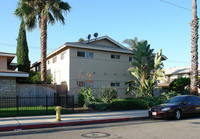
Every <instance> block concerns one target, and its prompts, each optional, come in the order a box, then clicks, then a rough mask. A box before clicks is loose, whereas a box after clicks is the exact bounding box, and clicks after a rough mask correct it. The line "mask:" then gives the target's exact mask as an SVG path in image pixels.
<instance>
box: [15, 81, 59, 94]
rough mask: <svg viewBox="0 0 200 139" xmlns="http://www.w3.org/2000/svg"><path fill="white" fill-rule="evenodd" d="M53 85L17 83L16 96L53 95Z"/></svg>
mask: <svg viewBox="0 0 200 139" xmlns="http://www.w3.org/2000/svg"><path fill="white" fill-rule="evenodd" d="M55 93H56V86H55V85H41V84H17V95H18V96H46V95H47V96H54V94H55Z"/></svg>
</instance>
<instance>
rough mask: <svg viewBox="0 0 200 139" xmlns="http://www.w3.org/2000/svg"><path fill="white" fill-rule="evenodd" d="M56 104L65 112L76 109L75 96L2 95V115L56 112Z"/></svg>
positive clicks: (0, 111) (0, 109)
mask: <svg viewBox="0 0 200 139" xmlns="http://www.w3.org/2000/svg"><path fill="white" fill-rule="evenodd" d="M55 106H61V107H62V108H63V110H62V111H61V112H63V113H70V112H72V111H74V96H69V95H58V94H57V95H54V96H18V95H17V96H5V95H4V96H0V116H1V117H2V116H3V117H4V116H17V115H41V114H54V113H55V110H54V109H55Z"/></svg>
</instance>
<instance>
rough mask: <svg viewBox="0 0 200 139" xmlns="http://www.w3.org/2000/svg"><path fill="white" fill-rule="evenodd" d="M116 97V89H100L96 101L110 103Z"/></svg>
mask: <svg viewBox="0 0 200 139" xmlns="http://www.w3.org/2000/svg"><path fill="white" fill-rule="evenodd" d="M117 96H118V91H117V89H116V88H111V87H107V88H105V87H102V88H101V89H100V91H99V94H98V100H100V101H102V102H105V103H110V102H111V101H112V100H113V99H116V98H117Z"/></svg>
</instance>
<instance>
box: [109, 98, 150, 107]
mask: <svg viewBox="0 0 200 139" xmlns="http://www.w3.org/2000/svg"><path fill="white" fill-rule="evenodd" d="M146 108H147V104H146V102H145V101H142V100H139V99H135V98H132V99H115V100H113V101H112V102H111V103H110V109H111V110H138V109H146Z"/></svg>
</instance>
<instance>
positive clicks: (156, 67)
mask: <svg viewBox="0 0 200 139" xmlns="http://www.w3.org/2000/svg"><path fill="white" fill-rule="evenodd" d="M133 54H134V56H133V58H134V62H132V63H131V64H132V67H130V68H129V69H128V71H130V73H131V74H132V75H133V76H134V77H135V80H131V81H128V82H127V83H126V84H130V83H131V84H132V85H130V86H129V87H128V88H127V92H131V93H132V94H134V95H136V96H140V97H150V96H152V95H153V89H154V87H155V86H156V84H157V81H158V80H162V79H163V77H164V70H163V63H162V62H161V59H162V50H160V51H159V52H158V53H156V54H155V55H154V54H153V49H150V45H149V44H148V43H147V41H144V42H139V43H138V47H136V49H133Z"/></svg>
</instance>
